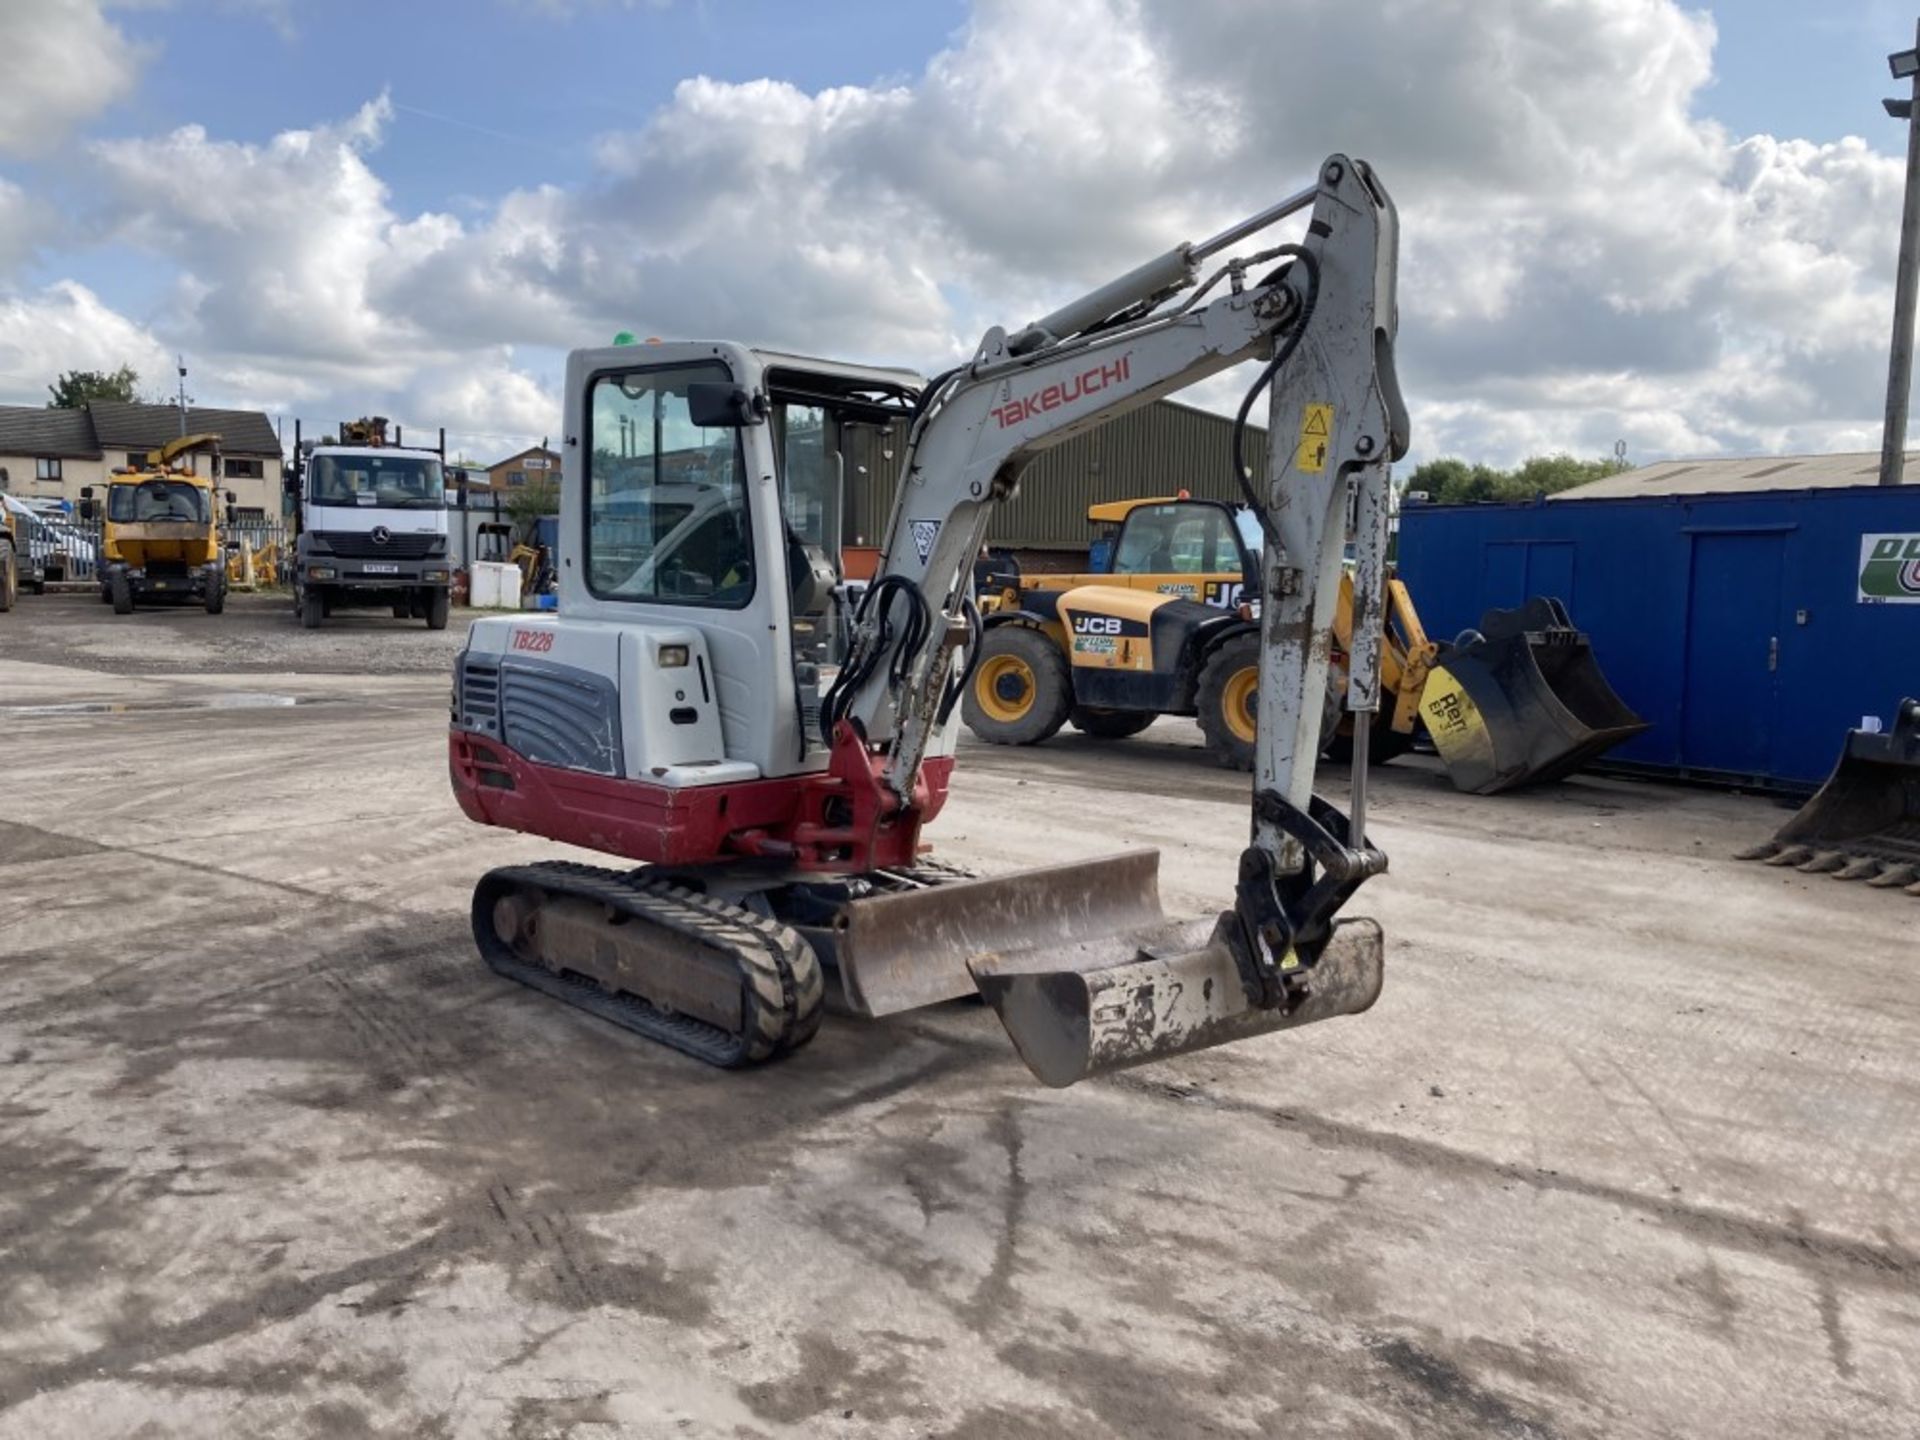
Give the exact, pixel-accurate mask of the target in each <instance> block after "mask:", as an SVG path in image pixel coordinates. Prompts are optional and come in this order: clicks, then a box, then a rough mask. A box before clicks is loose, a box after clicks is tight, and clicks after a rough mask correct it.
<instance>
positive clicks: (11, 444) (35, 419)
mask: <svg viewBox="0 0 1920 1440" xmlns="http://www.w3.org/2000/svg"><path fill="white" fill-rule="evenodd" d="M0 455H45V456H48V457H53V456H59V457H61V458H63V459H73V460H79V459H89V460H91V459H97V458H98V457H99V455H100V446H99V443H98V442H97V441H95V439H94V438H93V426H92V425H91V424H90V423H89V422H88V420H87V412H86V411H84V410H49V409H48V408H47V407H46V406H44V405H0Z"/></svg>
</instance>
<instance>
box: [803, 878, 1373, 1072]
mask: <svg viewBox="0 0 1920 1440" xmlns="http://www.w3.org/2000/svg"><path fill="white" fill-rule="evenodd" d="M919 879H920V880H921V881H922V882H925V883H919V884H916V885H913V886H911V887H909V888H903V889H898V890H892V891H889V892H886V893H884V894H875V895H870V896H867V897H864V898H859V899H853V900H850V901H847V902H845V903H843V904H841V905H839V906H838V907H837V908H836V909H835V910H834V911H833V913H832V915H831V917H830V918H828V919H827V921H826V923H825V924H824V925H821V926H813V925H807V924H801V925H799V926H798V927H797V928H798V929H799V930H800V933H801V934H802V935H803V936H804V937H805V938H806V939H807V940H808V942H809V943H810V944H811V945H812V947H813V949H814V950H815V952H816V953H818V954H819V955H820V957H821V958H822V960H823V961H825V962H826V965H827V968H828V970H829V971H830V972H831V973H833V974H834V975H835V976H836V977H837V979H838V981H839V985H838V990H837V994H836V995H835V999H836V1000H837V1001H838V1003H839V1005H840V1006H841V1007H843V1008H845V1009H847V1010H850V1011H852V1012H853V1013H855V1014H861V1015H875V1016H878V1015H892V1014H897V1013H899V1012H901V1011H904V1010H912V1009H917V1008H918V1007H920V1006H923V1005H931V1004H936V1003H938V1002H940V1001H943V1000H955V999H959V998H961V997H963V996H969V995H974V994H976V993H977V994H979V995H981V996H982V997H984V998H985V999H986V1001H987V1003H988V1004H990V1005H992V1006H993V1008H994V1010H995V1011H996V1013H998V1014H999V1016H1000V1019H1001V1021H1002V1022H1003V1023H1004V1024H1005V1026H1006V1028H1007V1032H1008V1034H1009V1035H1011V1036H1012V1038H1013V1042H1014V1046H1015V1048H1016V1049H1018V1050H1019V1052H1020V1056H1021V1058H1022V1059H1024V1060H1025V1061H1026V1062H1027V1065H1028V1067H1029V1068H1030V1069H1031V1070H1032V1071H1033V1073H1034V1074H1035V1075H1036V1076H1037V1077H1039V1079H1040V1080H1041V1081H1042V1082H1044V1083H1045V1084H1048V1085H1053V1086H1066V1085H1072V1084H1074V1083H1075V1082H1076V1081H1079V1080H1084V1079H1085V1078H1087V1077H1088V1076H1089V1075H1097V1074H1101V1073H1104V1072H1106V1071H1109V1070H1118V1069H1123V1068H1125V1067H1127V1066H1131V1065H1140V1064H1144V1063H1146V1062H1147V1061H1150V1060H1162V1059H1166V1058H1168V1057H1170V1056H1174V1055H1183V1054H1186V1053H1187V1052H1188V1051H1191V1050H1203V1049H1206V1048H1207V1047H1208V1046H1210V1045H1220V1044H1224V1043H1226V1042H1228V1041H1232V1040H1244V1039H1247V1038H1249V1037H1251V1036H1254V1035H1263V1034H1267V1033H1268V1032H1270V1031H1274V1030H1283V1029H1290V1028H1292V1027H1294V1026H1298V1025H1304V1024H1308V1023H1310V1022H1312V1021H1315V1020H1324V1019H1328V1018H1330V1017H1332V1016H1335V1015H1351V1014H1355V1013H1357V1012H1359V1011H1361V1010H1365V1009H1366V1008H1367V1007H1368V1006H1370V1005H1371V1004H1373V1002H1374V1000H1375V999H1376V998H1377V997H1378V996H1379V994H1380V987H1381V981H1382V970H1383V963H1384V961H1383V956H1384V950H1385V945H1384V942H1383V940H1382V938H1381V932H1380V927H1379V926H1378V925H1376V924H1375V923H1374V922H1373V921H1371V920H1351V921H1341V922H1338V923H1337V924H1336V925H1335V927H1334V938H1333V939H1332V940H1331V941H1329V942H1328V944H1327V946H1326V948H1325V950H1324V951H1323V952H1322V954H1321V955H1320V957H1319V960H1318V963H1317V964H1316V965H1315V967H1314V969H1313V973H1312V983H1311V985H1310V987H1309V988H1308V991H1307V994H1306V996H1305V998H1304V999H1303V1000H1301V1001H1300V1002H1299V1003H1297V1004H1294V1005H1291V1006H1289V1007H1286V1008H1261V1007H1259V1006H1257V1005H1255V1004H1254V1003H1253V1001H1252V999H1251V997H1250V996H1249V995H1248V993H1247V990H1246V987H1245V985H1244V983H1243V981H1242V978H1241V972H1240V969H1239V967H1238V962H1237V961H1236V959H1235V957H1234V953H1233V950H1232V947H1231V943H1230V935H1231V932H1230V931H1229V930H1228V929H1227V927H1230V926H1234V925H1237V924H1238V923H1239V920H1238V918H1237V916H1236V915H1234V914H1233V913H1231V912H1229V913H1227V914H1225V915H1222V916H1219V917H1218V918H1212V917H1209V918H1205V919H1195V920H1174V919H1169V918H1168V917H1167V915H1166V913H1165V912H1164V911H1163V910H1162V909H1161V905H1160V854H1159V852H1158V851H1156V850H1143V851H1132V852H1129V853H1127V854H1124V855H1112V856H1107V857H1105V858H1102V859H1098V860H1080V861H1073V862H1071V863H1067V864H1062V865H1049V866H1044V867H1041V868H1039V869H1034V870H1023V871H1020V872H1018V873H1016V874H1012V875H1004V876H995V877H991V878H986V879H975V878H971V877H964V878H959V877H949V876H943V875H940V874H937V873H922V874H920V875H919Z"/></svg>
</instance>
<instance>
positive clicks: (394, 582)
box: [287, 419, 453, 630]
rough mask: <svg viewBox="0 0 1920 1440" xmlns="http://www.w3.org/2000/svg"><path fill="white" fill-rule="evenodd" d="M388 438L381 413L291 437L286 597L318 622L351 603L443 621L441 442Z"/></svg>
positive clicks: (445, 561)
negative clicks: (293, 528)
mask: <svg viewBox="0 0 1920 1440" xmlns="http://www.w3.org/2000/svg"><path fill="white" fill-rule="evenodd" d="M395 435H396V439H395V442H394V443H391V444H389V443H388V441H387V438H386V421H385V420H384V419H377V420H374V421H371V422H368V423H365V424H354V425H343V426H342V427H341V433H340V438H339V440H337V441H336V440H334V439H332V438H329V439H327V440H323V441H321V442H320V443H318V444H314V445H306V444H303V443H302V442H301V440H300V438H299V432H298V428H297V427H296V429H295V438H294V465H293V470H292V473H291V474H290V475H289V476H288V479H287V484H288V486H289V488H290V489H291V490H292V491H293V493H294V495H295V497H296V505H295V514H296V516H297V527H298V538H297V539H296V541H295V545H294V566H293V604H294V612H295V614H296V615H297V617H298V618H299V621H300V623H301V625H303V626H305V627H306V628H307V629H310V630H311V629H316V628H318V626H319V625H320V623H321V622H322V621H323V620H325V619H326V617H327V616H329V615H331V614H333V613H334V612H335V611H337V610H344V609H349V608H361V609H374V608H378V609H389V608H390V609H391V610H392V612H393V615H394V618H395V619H408V618H411V619H417V620H425V621H426V622H427V627H428V628H429V629H432V630H444V629H446V627H447V616H448V613H449V609H450V607H451V604H452V590H451V584H452V579H453V564H452V561H451V559H450V558H449V556H448V552H447V497H446V471H445V441H444V437H443V439H442V443H441V445H440V446H439V447H438V448H436V449H427V448H425V447H419V446H413V447H410V446H406V445H402V444H399V443H398V435H399V432H398V431H397V430H396V432H395Z"/></svg>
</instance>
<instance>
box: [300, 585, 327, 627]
mask: <svg viewBox="0 0 1920 1440" xmlns="http://www.w3.org/2000/svg"><path fill="white" fill-rule="evenodd" d="M298 605H299V612H300V628H301V629H302V630H318V629H319V628H320V622H321V621H322V620H324V619H326V618H327V601H326V597H325V596H324V595H322V594H321V593H320V592H319V591H318V590H302V591H301V592H300V598H299V601H298Z"/></svg>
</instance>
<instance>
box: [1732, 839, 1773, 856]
mask: <svg viewBox="0 0 1920 1440" xmlns="http://www.w3.org/2000/svg"><path fill="white" fill-rule="evenodd" d="M1779 853H1780V845H1779V842H1778V841H1774V840H1763V841H1761V842H1760V843H1759V844H1758V845H1749V846H1747V848H1746V849H1744V850H1736V851H1734V852H1733V858H1734V859H1736V860H1766V859H1769V858H1771V857H1772V856H1775V855H1778V854H1779Z"/></svg>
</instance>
